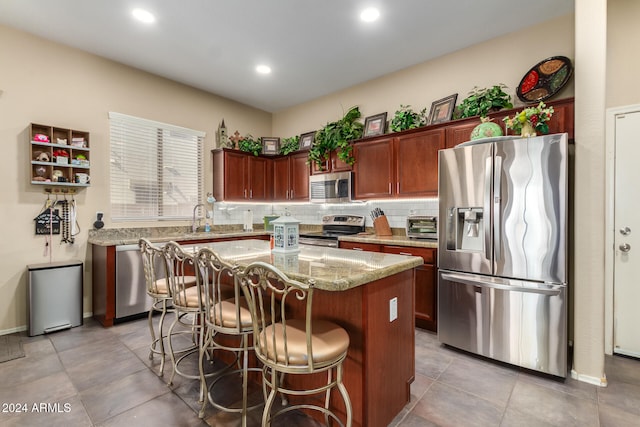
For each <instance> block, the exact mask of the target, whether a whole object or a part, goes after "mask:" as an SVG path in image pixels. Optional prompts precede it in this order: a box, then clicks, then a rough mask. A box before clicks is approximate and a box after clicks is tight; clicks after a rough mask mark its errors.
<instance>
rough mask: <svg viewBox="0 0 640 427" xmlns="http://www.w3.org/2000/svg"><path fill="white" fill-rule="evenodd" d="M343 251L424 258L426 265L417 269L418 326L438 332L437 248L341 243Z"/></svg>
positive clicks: (416, 309)
mask: <svg viewBox="0 0 640 427" xmlns="http://www.w3.org/2000/svg"><path fill="white" fill-rule="evenodd" d="M340 248H341V249H352V250H359V251H370V252H384V253H389V254H398V255H410V256H419V257H422V259H423V261H424V264H423V265H421V266H419V267H416V269H415V271H416V275H415V305H416V306H415V320H416V326H418V327H420V328H424V329H428V330H430V331H433V332H437V330H438V328H437V326H438V324H437V320H438V312H437V307H438V294H437V292H438V286H437V284H438V276H437V254H438V250H437V249H435V248H417V247H413V246H396V245H380V244H376V243H359V242H340Z"/></svg>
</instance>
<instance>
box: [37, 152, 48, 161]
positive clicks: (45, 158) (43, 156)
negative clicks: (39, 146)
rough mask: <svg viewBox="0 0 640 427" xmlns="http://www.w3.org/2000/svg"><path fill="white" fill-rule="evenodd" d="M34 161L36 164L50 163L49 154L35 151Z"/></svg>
mask: <svg viewBox="0 0 640 427" xmlns="http://www.w3.org/2000/svg"><path fill="white" fill-rule="evenodd" d="M33 160H34V161H36V162H50V161H51V159H50V158H49V153H46V152H44V151H34V152H33Z"/></svg>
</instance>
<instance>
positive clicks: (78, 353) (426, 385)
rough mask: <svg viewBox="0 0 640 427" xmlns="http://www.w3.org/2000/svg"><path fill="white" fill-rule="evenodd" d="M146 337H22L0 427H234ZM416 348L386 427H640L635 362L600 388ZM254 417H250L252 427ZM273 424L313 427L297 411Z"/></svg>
mask: <svg viewBox="0 0 640 427" xmlns="http://www.w3.org/2000/svg"><path fill="white" fill-rule="evenodd" d="M148 334H149V331H148V329H147V327H146V321H145V320H144V319H141V320H136V321H132V322H127V323H123V324H120V325H116V326H114V327H112V328H103V327H101V326H100V325H99V324H97V323H96V322H94V321H93V320H91V319H85V323H84V325H83V326H81V327H77V328H73V329H71V330H68V331H61V332H57V333H54V334H51V335H48V336H39V337H32V338H25V342H24V349H25V353H26V357H24V358H21V359H15V360H12V361H8V362H4V363H0V404H1V405H2V408H0V425H2V426H36V425H47V426H74V427H75V426H127V427H128V426H145V425H154V426H158V425H166V426H206V425H212V426H221V427H227V426H237V425H240V424H239V417H238V416H237V415H235V414H225V413H221V412H219V411H217V410H215V409H213V408H211V407H209V408H208V409H207V411H206V415H205V419H204V420H200V419H199V418H198V413H197V411H198V404H197V395H198V382H197V381H196V380H185V379H183V378H176V380H175V381H174V386H173V387H172V388H169V387H167V385H166V384H165V381H166V380H165V379H161V378H159V377H158V376H156V373H155V370H156V369H157V367H158V360H157V358H156V359H155V360H154V361H153V362H152V361H150V360H149V359H148V349H147V344H148V341H149V335H148ZM416 343H417V344H416V380H415V382H414V383H413V385H412V399H411V402H410V403H409V404H408V405H407V406H406V407H405V408H404V410H403V411H402V412H401V413H400V414H399V415H398V416H397V417H396V419H395V420H394V421H393V423H392V424H391V425H392V426H398V427H413V426H465V427H466V426H527V427H528V426H562V427H565V426H616V427H619V426H640V361H636V360H631V359H627V358H622V357H607V359H606V372H607V378H608V381H609V386H608V387H606V388H601V387H596V386H592V385H589V384H586V383H582V382H577V381H574V380H571V379H567V380H566V381H564V382H561V381H556V380H553V379H549V378H546V377H542V376H540V375H537V374H533V373H530V372H523V371H521V370H518V369H516V368H513V367H508V366H503V365H500V364H497V363H495V362H490V361H487V360H483V359H479V358H476V357H473V356H470V355H468V354H465V353H462V352H458V351H455V350H452V349H450V348H447V347H445V346H442V345H441V344H440V343H439V342H438V341H437V338H436V336H435V335H434V334H432V333H429V332H426V331H423V330H416ZM166 369H167V370H166V372H167V374H166V376H165V378H167V377H168V373H169V369H168V367H167V368H166ZM257 394H258V395H259V394H260V393H257ZM18 410H25V411H26V412H22V413H20V412H17V411H18ZM259 417H260V411H259V410H258V411H254V413H252V414H251V416H250V420H249V421H250V425H251V426H258V425H259V424H260V422H259ZM277 425H280V426H287V427H295V426H315V425H317V424H316V423H315V422H313V421H311V420H309V419H308V418H306V417H305V416H304V415H301V414H295V413H294V414H292V415H291V416H288V417H287V418H283V419H281V420H280V421H279V422H278V424H277Z"/></svg>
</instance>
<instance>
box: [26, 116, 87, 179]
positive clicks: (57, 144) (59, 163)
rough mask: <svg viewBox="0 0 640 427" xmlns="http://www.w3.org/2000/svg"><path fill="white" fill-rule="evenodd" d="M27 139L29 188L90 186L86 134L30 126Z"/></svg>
mask: <svg viewBox="0 0 640 427" xmlns="http://www.w3.org/2000/svg"><path fill="white" fill-rule="evenodd" d="M29 138H30V159H31V172H30V173H31V177H30V180H31V181H30V182H31V184H33V185H43V186H48V187H49V186H55V187H89V186H90V183H89V179H90V178H89V174H90V169H91V161H90V151H91V149H90V146H89V132H85V131H79V130H74V129H66V128H59V127H54V126H48V125H40V124H36V123H31V126H30V131H29Z"/></svg>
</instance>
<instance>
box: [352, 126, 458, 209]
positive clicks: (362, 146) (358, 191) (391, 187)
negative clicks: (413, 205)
mask: <svg viewBox="0 0 640 427" xmlns="http://www.w3.org/2000/svg"><path fill="white" fill-rule="evenodd" d="M444 142H445V131H444V129H431V130H423V131H419V132H411V133H405V134H403V135H399V136H395V137H392V136H390V135H384V136H382V137H380V138H376V139H374V140H367V141H363V142H360V143H357V144H355V145H354V156H355V158H356V164H355V169H354V170H355V174H354V175H355V178H354V193H355V197H354V198H356V199H372V198H389V197H424V196H435V195H437V194H438V150H440V149H442V148H444Z"/></svg>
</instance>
